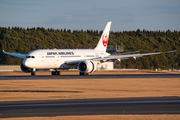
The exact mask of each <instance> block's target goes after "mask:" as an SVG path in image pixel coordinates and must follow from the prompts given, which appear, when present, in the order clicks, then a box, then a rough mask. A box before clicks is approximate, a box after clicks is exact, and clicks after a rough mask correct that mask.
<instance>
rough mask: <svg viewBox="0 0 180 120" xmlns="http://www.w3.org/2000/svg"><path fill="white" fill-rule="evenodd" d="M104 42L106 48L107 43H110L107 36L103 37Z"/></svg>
mask: <svg viewBox="0 0 180 120" xmlns="http://www.w3.org/2000/svg"><path fill="white" fill-rule="evenodd" d="M102 42H103V45H104V47H106V46H107V42H108V37H107V34H104V35H103V36H102Z"/></svg>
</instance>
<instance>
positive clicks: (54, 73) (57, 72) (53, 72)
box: [51, 69, 61, 75]
mask: <svg viewBox="0 0 180 120" xmlns="http://www.w3.org/2000/svg"><path fill="white" fill-rule="evenodd" d="M51 74H52V75H60V74H61V72H60V71H57V70H56V69H55V71H52V72H51Z"/></svg>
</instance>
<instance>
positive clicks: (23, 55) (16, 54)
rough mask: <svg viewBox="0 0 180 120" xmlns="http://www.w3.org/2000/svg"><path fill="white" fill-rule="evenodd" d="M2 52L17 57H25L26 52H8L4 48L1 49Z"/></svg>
mask: <svg viewBox="0 0 180 120" xmlns="http://www.w3.org/2000/svg"><path fill="white" fill-rule="evenodd" d="M3 53H5V54H8V55H11V56H15V57H19V58H25V57H26V54H21V53H10V52H5V51H4V50H3Z"/></svg>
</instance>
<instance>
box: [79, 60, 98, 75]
mask: <svg viewBox="0 0 180 120" xmlns="http://www.w3.org/2000/svg"><path fill="white" fill-rule="evenodd" d="M96 68H97V66H96V64H95V63H94V62H93V61H89V60H87V61H83V62H80V63H79V65H78V69H79V71H80V72H81V73H92V72H94V71H95V70H96Z"/></svg>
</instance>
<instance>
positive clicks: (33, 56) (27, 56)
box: [26, 56, 35, 58]
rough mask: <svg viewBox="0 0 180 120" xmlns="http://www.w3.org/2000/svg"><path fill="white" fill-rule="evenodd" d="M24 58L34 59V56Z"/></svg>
mask: <svg viewBox="0 0 180 120" xmlns="http://www.w3.org/2000/svg"><path fill="white" fill-rule="evenodd" d="M26 58H35V57H34V56H26Z"/></svg>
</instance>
